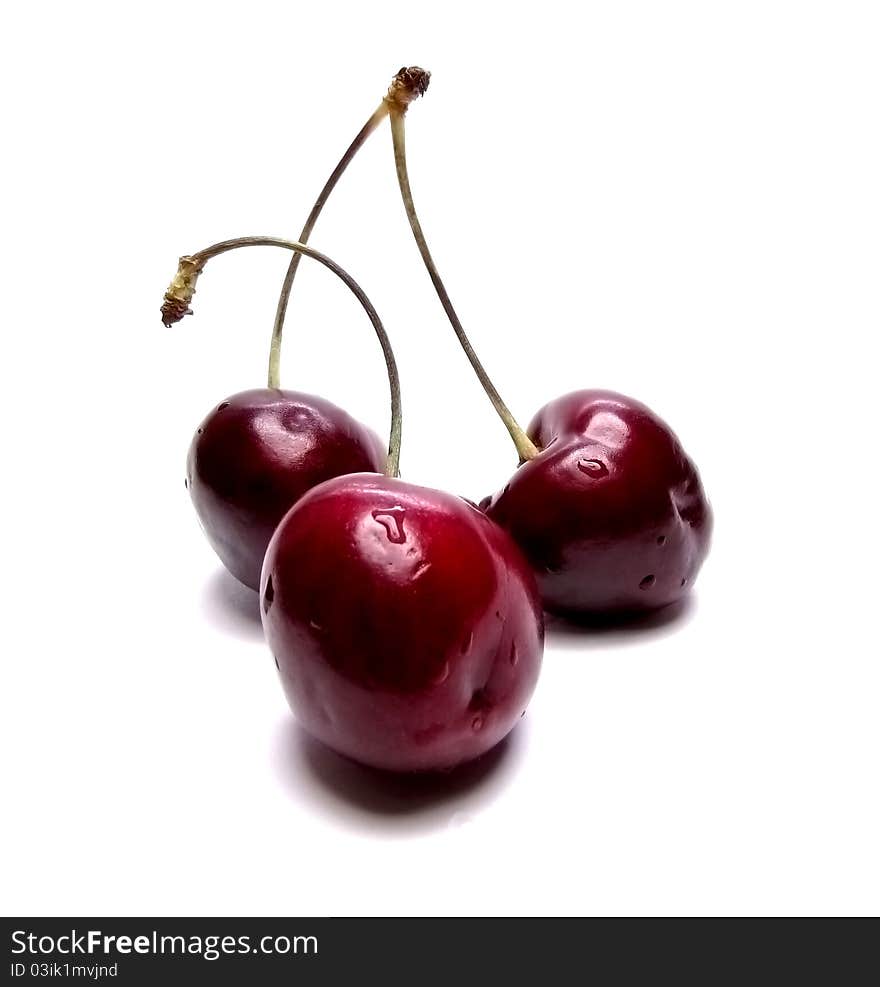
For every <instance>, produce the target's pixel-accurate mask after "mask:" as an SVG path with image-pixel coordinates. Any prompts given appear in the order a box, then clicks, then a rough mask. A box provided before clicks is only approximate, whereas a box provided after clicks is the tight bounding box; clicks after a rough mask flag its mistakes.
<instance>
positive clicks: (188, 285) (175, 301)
mask: <svg viewBox="0 0 880 987" xmlns="http://www.w3.org/2000/svg"><path fill="white" fill-rule="evenodd" d="M239 247H283V248H284V249H285V250H292V251H294V253H296V254H304V255H305V256H306V257H311V258H312V259H313V260H316V261H318V262H319V263H320V264H323V265H324V267H327V268H329V269H330V270H331V271H332V272H333V273H334V274H335V275H336V276H337V277H338V278H340V279H341V280H342V281H344V282H345V284H346V286H347V287H348V288H349V290H350V291H351V292H352V294H353V295H354V296H355V297H356V298H357V300H358V301H359V302H360V303H361V305H362V306H363V309H364V311H365V312H366V313H367V316H368V317H369V319H370V322H372V324H373V328H374V329H375V330H376V336H377V337H378V339H379V345H380V346H381V347H382V354H383V356H384V357H385V367H386V369H387V371H388V387H389V389H390V391H391V434H390V437H389V440H388V460H387V462H386V465H385V475H386V476H399V475H400V439H401V428H402V423H403V414H402V411H401V403H400V377H399V375H398V373H397V363H396V361H395V359H394V351H393V350H392V348H391V341H390V340H389V339H388V333H387V332H386V331H385V327H384V326H383V325H382V320H381V319H380V318H379V315H378V313H377V312H376V309H375V308H374V307H373V303H372V302H371V301H370V299H369V298H368V297H367V295H366V293H365V292H364V290H363V288H361V286H360V285H359V284H358V283H357V281H355V279H354V278H353V277H352V276H351V275H350V274H349V273H348V272H347V271H345V270H343V268H341V267H340V266H339V265H338V264H337V263H336V262H335V261H333V260H331V259H330V258H329V257H327V256H326V255H324V254H322V253H320V252H319V251H317V250H313V249H312V248H311V247H307V246H306V245H305V244H304V243H296V242H295V241H293V240H282V239H280V238H279V237H274V236H244V237H239V238H238V239H235V240H224V241H223V242H222V243H215V244H214V245H213V246H211V247H206V248H205V249H204V250H199V251H198V252H197V253H195V254H191V255H189V256H185V257H181V258H180V262H179V266H178V270H177V274H176V275H175V277H174V280H172V282H171V285H170V286H169V288H168V291H167V292H166V293H165V301H164V304H163V305H162V321H163V322H164V323H165V325H166V326H167V325H171V324H172V323H174V322H179V321H180V319H182V318H183V316H184V315H188V314H190V313H191V309H190V308H189V304H190V302H191V301H192V297H193V295H194V294H195V290H196V282H197V280H198V277H199V275H200V274H201V273H202V271H203V269H204V267H205V264H207V263H208V261H209V260H211V259H212V258H213V257H218V256H219V255H220V254H225V253H227V252H228V251H230V250H237V249H238V248H239Z"/></svg>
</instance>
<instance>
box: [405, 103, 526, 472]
mask: <svg viewBox="0 0 880 987" xmlns="http://www.w3.org/2000/svg"><path fill="white" fill-rule="evenodd" d="M405 115H406V111H405V109H400V108H398V107H394V106H392V107H391V136H392V140H393V141H394V162H395V164H396V166H397V183H398V185H399V186H400V194H401V196H402V197H403V205H404V208H405V209H406V215H407V219H409V225H410V228H411V229H412V232H413V236H414V237H415V240H416V243H417V244H418V247H419V252H420V253H421V255H422V260H423V261H424V262H425V267H426V268H427V269H428V274H429V275H430V276H431V281H432V282H433V283H434V289H435V290H436V292H437V295H438V296H439V298H440V302H441V304H442V305H443V308H444V310H445V312H446V315H447V317H448V319H449V321H450V323H451V324H452V328H453V330H454V331H455V335H456V336H457V337H458V341H459V343H461V348H462V349H463V350H464V352H465V355H466V356H467V358H468V360H470V363H471V366H472V367H473V368H474V372H475V373H476V375H477V378H478V379H479V381H480V383H481V384H482V385H483V390H484V391H485V392H486V394H487V395H488V397H489V400H490V401H491V402H492V405H493V407H494V408H495V410H496V411H497V412H498V417H499V418H500V419H501V420H502V421H503V422H504V424H505V425H506V426H507V431H508V432H509V433H510V437H511V439H513V444H514V445H515V446H516V451H517V453H518V454H519V458H520V462H525V461H526V460H527V459H532V458H533V457H534V456H536V455H537V454H538V451H539V450H538V447H537V446H536V445H535V444H534V442H532V440H531V439H530V438H529V437H528V435H527V434H526V433H525V431H524V430H523V429H522V428H521V427H520V425H519V423H518V422H517V420H516V419H515V418H514V417H513V415H512V414H511V412H510V410H509V408H508V407H507V405H506V404H505V403H504V402H503V401H502V400H501V395H500V394H499V393H498V391H496V390H495V385H494V384H493V383H492V381H491V380H490V379H489V375H488V374H487V373H486V371H485V370H484V368H483V365H482V363H480V360H479V357H478V356H477V354H476V353H475V352H474V348H473V347H472V346H471V344H470V340H469V339H468V338H467V335H466V333H465V331H464V327H463V326H462V324H461V321H460V320H459V318H458V315H457V314H456V311H455V309H454V308H453V306H452V301H451V300H450V298H449V294H448V292H447V291H446V286H445V285H444V284H443V281H442V279H441V278H440V274H439V273H438V271H437V267H436V265H435V264H434V258H433V257H432V256H431V251H430V250H429V249H428V242H427V240H425V234H424V233H423V231H422V224H421V223H420V222H419V217H418V215H417V214H416V207H415V203H414V202H413V197H412V190H411V188H410V184H409V173H408V171H407V166H406V127H405V123H404V120H405Z"/></svg>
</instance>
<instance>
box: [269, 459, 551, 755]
mask: <svg viewBox="0 0 880 987" xmlns="http://www.w3.org/2000/svg"><path fill="white" fill-rule="evenodd" d="M260 604H261V605H260V610H261V614H262V619H263V627H264V630H265V634H266V639H267V641H268V644H269V647H270V649H271V651H272V653H273V655H274V656H275V663H276V665H277V667H278V671H279V674H280V676H281V681H282V684H283V687H284V690H285V693H286V695H287V698H288V701H289V703H290V706H291V708H292V709H293V711H294V713H295V715H296V717H297V719H298V720H299V722H300V723H301V725H302V726H303V727H304V728H305V729H306V730H307V731H308V732H309V733H310V734H311V735H312V736H314V737H316V738H317V739H318V740H320V741H321V742H323V743H324V744H326V745H327V746H328V747H330V748H332V749H333V750H335V751H337V752H338V753H340V754H342V755H345V756H347V757H349V758H351V759H353V760H355V761H358V762H360V763H362V764H366V765H369V766H371V767H374V768H379V769H384V770H387V771H397V772H416V771H423V772H424V771H442V770H448V769H451V768H454V767H455V766H456V765H459V764H461V763H463V762H466V761H470V760H472V759H474V758H477V757H479V756H480V755H482V754H484V753H486V752H487V751H488V750H490V749H491V748H492V747H494V746H495V745H496V744H497V743H498V742H499V741H501V740H502V739H503V738H504V737H505V736H506V735H507V734H508V733H509V732H510V730H511V729H513V727H514V726H515V725H516V723H517V722H518V721H519V718H520V716H521V715H522V714H523V712H524V711H525V708H526V704H527V703H528V701H529V698H530V696H531V694H532V691H533V689H534V687H535V683H536V681H537V678H538V673H539V670H540V665H541V656H542V652H543V617H542V611H541V604H540V600H539V597H538V592H537V587H536V585H535V580H534V577H533V575H532V573H531V571H530V569H529V567H528V565H527V563H526V561H525V559H524V558H523V557H522V555H521V553H520V552H519V550H518V549H517V547H516V546H515V545H514V543H513V541H512V539H511V538H510V537H509V535H508V534H507V533H506V532H505V531H503V530H502V529H501V528H500V527H498V525H496V524H494V523H493V522H492V521H490V520H489V519H488V518H487V517H486V516H485V515H484V514H483V513H482V512H481V511H479V510H478V509H476V508H474V507H473V506H471V505H470V504H468V503H466V502H465V501H464V500H463V499H462V498H460V497H456V496H454V495H452V494H448V493H445V492H442V491H440V490H432V489H429V488H426V487H420V486H415V485H413V484H411V483H405V482H403V481H402V480H399V479H394V478H391V477H387V476H376V475H371V474H357V475H352V476H344V477H339V478H337V479H333V480H328V481H327V482H326V483H323V484H321V485H320V486H317V487H315V488H313V489H312V490H311V491H310V492H309V493H307V494H306V495H305V496H303V497H302V498H301V499H300V500H299V501H298V502H297V503H296V504H295V505H294V507H293V508H291V510H290V511H289V512H288V513H287V515H286V516H285V517H284V519H283V520H282V521H281V523H280V525H279V526H278V528H277V530H276V532H275V534H274V535H273V537H272V540H271V542H270V544H269V548H268V550H267V552H266V557H265V560H264V563H263V574H262V581H261V588H260Z"/></svg>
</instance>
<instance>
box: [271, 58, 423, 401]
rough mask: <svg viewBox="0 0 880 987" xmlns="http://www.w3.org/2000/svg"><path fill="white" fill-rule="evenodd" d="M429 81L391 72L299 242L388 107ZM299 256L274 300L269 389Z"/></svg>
mask: <svg viewBox="0 0 880 987" xmlns="http://www.w3.org/2000/svg"><path fill="white" fill-rule="evenodd" d="M430 79H431V73H430V72H426V71H425V70H424V69H421V68H419V67H418V66H417V65H410V66H404V67H403V68H401V69H399V70H398V71H397V72H396V73H395V75H394V77H393V78H392V80H391V84H390V85H389V86H388V91H387V92H386V94H385V96H384V97H383V98H382V102H381V103H380V104H379V105H378V107H377V108H376V109H375V110H374V111H373V113H372V115H371V116H370V118H369V120H367V122H366V123H365V124H364V125H363V127H361V129H360V131H359V132H358V135H357V136H356V137H355V139H354V140H353V141H352V142H351V144H349V146H348V149H347V150H346V152H345V154H343V155H342V157H341V158H340V159H339V163H338V164H337V165H336V167H335V168H334V169H333V171H332V173H331V175H330V177H329V178H328V179H327V181H326V183H325V185H324V187H323V188H322V189H321V192H320V194H319V195H318V198H317V199H316V200H315V204H314V205H313V206H312V211H311V212H310V213H309V216H308V219H307V220H306V222H305V225H304V226H303V228H302V231H301V232H300V235H299V241H298V242H299V243H301V244H305V243H308V242H309V237H310V236H311V235H312V230H313V229H314V228H315V223H317V222H318V217H319V216H320V215H321V212H322V210H323V209H324V206H325V205H326V203H327V200H328V199H329V198H330V194H331V193H332V191H333V189H334V188H336V185H337V183H338V182H339V179H340V178H341V177H342V175H343V174H344V172H345V170H346V168H348V166H349V165H350V164H351V162H352V161H353V160H354V157H355V155H356V154H357V153H358V151H359V150H360V149H361V148H362V147H363V146H364V144H366V142H367V138H369V136H370V134H372V133H373V131H374V130H375V129H376V128H377V127H378V126H379V124H380V123H382V121H383V120H384V119H385V117H386V116H388V114H389V112H390V111H391V109H392V108H394V107H397V108H398V109H403V110H405V109H406V107H407V106H409V104H410V103H412V102H413V100H415V99H418V97H419V96H424V94H425V92H426V91H427V89H428V83H429V82H430ZM300 256H301V255H300V254H294V255H293V257H291V258H290V264H289V266H288V268H287V274H285V276H284V283H283V284H282V286H281V294H280V296H279V298H278V307H277V308H276V310H275V325H274V327H273V329H272V342H271V344H270V347H269V375H268V385H269V387H279V386H280V380H281V337H282V335H283V333H284V320H285V319H286V317H287V307H288V304H289V303H290V293H291V291H292V290H293V282H294V279H295V278H296V272H297V269H298V268H299V261H300Z"/></svg>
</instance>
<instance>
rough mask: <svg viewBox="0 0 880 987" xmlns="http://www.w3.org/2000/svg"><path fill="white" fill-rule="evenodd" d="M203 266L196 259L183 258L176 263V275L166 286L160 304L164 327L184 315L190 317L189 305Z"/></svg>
mask: <svg viewBox="0 0 880 987" xmlns="http://www.w3.org/2000/svg"><path fill="white" fill-rule="evenodd" d="M203 266H204V265H203V262H202V260H201V259H200V258H198V257H190V256H185V257H181V258H180V260H179V261H178V262H177V273H176V274H175V275H174V277H173V278H172V280H171V284H170V285H168V290H167V291H166V292H165V298H164V299H163V302H162V322H163V323H164V325H165V326H166V327H168V326H173V325H174V323H175V322H180V320H181V319H182V318H183V317H184V316H185V315H192V309H191V308H190V303H191V302H192V299H193V295H194V294H195V293H196V281H198V279H199V275H200V274H201V273H202V268H203Z"/></svg>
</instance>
